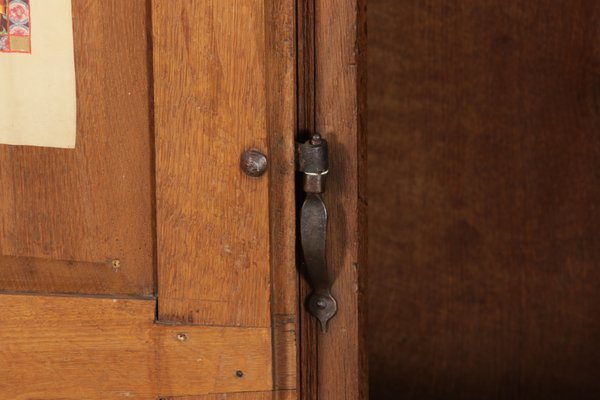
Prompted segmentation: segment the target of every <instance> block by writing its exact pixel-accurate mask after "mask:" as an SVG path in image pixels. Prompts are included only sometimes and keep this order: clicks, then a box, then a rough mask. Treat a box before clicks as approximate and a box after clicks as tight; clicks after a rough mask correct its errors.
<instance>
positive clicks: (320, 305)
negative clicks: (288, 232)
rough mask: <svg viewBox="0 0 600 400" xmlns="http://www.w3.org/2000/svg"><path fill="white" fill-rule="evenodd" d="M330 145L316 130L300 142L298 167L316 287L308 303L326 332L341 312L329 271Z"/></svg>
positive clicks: (304, 236) (307, 257)
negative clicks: (325, 198)
mask: <svg viewBox="0 0 600 400" xmlns="http://www.w3.org/2000/svg"><path fill="white" fill-rule="evenodd" d="M327 149H328V148H327V141H326V140H324V139H323V138H322V137H321V135H319V134H314V135H313V136H312V138H311V139H310V140H308V141H307V142H305V143H296V170H297V171H299V172H301V173H302V174H303V189H304V192H305V193H306V198H305V200H304V203H303V205H302V209H301V210H300V241H301V244H302V252H303V254H304V262H305V264H306V270H307V272H308V275H309V280H310V283H311V285H312V289H313V291H312V293H311V294H310V296H309V297H308V300H307V304H306V306H307V308H308V311H309V312H310V313H311V314H312V315H313V316H315V317H316V318H317V319H318V320H319V321H320V323H321V329H322V330H323V332H326V331H327V322H328V321H329V320H330V319H331V318H332V317H333V316H334V315H335V313H336V312H337V302H336V301H335V299H334V298H333V296H332V295H331V282H330V280H329V276H328V273H327V259H326V238H327V207H326V206H325V203H324V201H323V198H322V196H321V193H323V191H324V183H325V182H324V181H325V175H327V173H328V172H329V159H328V153H327Z"/></svg>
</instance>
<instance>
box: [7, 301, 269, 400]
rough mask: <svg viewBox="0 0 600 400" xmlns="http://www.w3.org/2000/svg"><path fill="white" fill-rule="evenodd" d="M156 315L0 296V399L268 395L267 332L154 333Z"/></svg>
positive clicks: (135, 306) (173, 329)
mask: <svg viewBox="0 0 600 400" xmlns="http://www.w3.org/2000/svg"><path fill="white" fill-rule="evenodd" d="M155 307H156V303H155V301H152V300H128V299H109V298H104V299H102V298H91V297H89V298H81V297H45V296H25V295H14V296H12V295H2V296H0V309H2V313H0V343H2V350H1V351H0V377H1V378H0V399H7V400H25V399H37V398H39V399H42V398H43V399H50V398H51V399H65V400H67V399H69V400H81V399H88V400H96V399H97V400H106V399H115V398H132V399H144V400H146V399H156V398H158V397H159V396H160V397H168V396H175V397H177V396H185V395H202V394H208V393H224V392H245V391H249V392H256V391H268V390H271V388H272V369H271V351H270V350H271V349H270V347H271V332H270V329H268V328H227V327H225V328H223V327H198V326H169V325H157V324H155V323H154V316H155V313H154V311H155ZM238 371H240V372H241V374H242V376H241V377H240V376H238ZM250 398H252V397H250ZM256 398H260V397H256Z"/></svg>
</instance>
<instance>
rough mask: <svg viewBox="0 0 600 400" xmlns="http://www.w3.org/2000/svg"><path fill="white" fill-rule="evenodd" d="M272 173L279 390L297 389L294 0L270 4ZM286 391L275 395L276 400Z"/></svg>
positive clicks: (273, 303) (273, 301)
mask: <svg viewBox="0 0 600 400" xmlns="http://www.w3.org/2000/svg"><path fill="white" fill-rule="evenodd" d="M265 4H266V10H265V11H266V17H265V24H266V27H265V29H266V33H267V40H268V44H267V69H268V74H267V76H268V80H267V87H268V89H267V97H268V111H267V112H268V132H269V153H270V161H271V170H270V191H269V196H270V198H269V202H270V231H271V235H270V240H271V277H272V292H271V293H272V296H271V312H272V315H273V352H274V354H273V360H274V365H273V380H274V382H273V384H274V389H275V390H289V389H295V388H296V387H297V386H298V357H297V345H296V342H297V335H298V309H299V307H298V272H297V269H296V215H295V206H296V204H295V203H296V197H295V185H294V179H295V171H294V167H295V166H294V134H295V130H296V46H295V43H296V36H295V35H296V1H295V0H266V2H265ZM283 394H285V396H286V399H288V398H289V399H291V396H295V394H290V392H288V391H284V392H276V394H275V397H274V399H279V398H280V397H279V396H282V395H283Z"/></svg>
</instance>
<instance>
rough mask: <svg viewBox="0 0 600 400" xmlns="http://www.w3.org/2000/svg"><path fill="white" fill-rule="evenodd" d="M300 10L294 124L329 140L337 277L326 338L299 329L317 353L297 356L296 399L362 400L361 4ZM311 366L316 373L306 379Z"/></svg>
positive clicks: (328, 198) (331, 258) (332, 261)
mask: <svg viewBox="0 0 600 400" xmlns="http://www.w3.org/2000/svg"><path fill="white" fill-rule="evenodd" d="M299 10H301V11H302V12H303V14H304V15H301V17H302V25H301V26H302V29H303V32H302V34H303V36H302V37H301V40H303V41H304V42H305V43H304V44H303V45H300V44H299V48H300V49H301V50H302V51H303V52H304V54H302V55H301V56H300V62H301V63H300V67H301V68H303V69H305V70H304V71H300V72H299V75H300V77H301V81H300V82H299V87H300V88H301V90H302V92H301V95H304V96H305V97H304V98H301V99H300V100H299V103H300V110H301V114H300V118H299V121H300V124H301V125H300V128H301V129H302V128H304V129H306V130H309V131H311V130H314V131H316V132H319V133H321V134H322V135H323V137H324V138H325V139H327V140H328V141H329V149H330V157H329V159H330V170H329V175H328V177H327V188H326V191H325V195H324V198H325V202H326V204H327V206H328V209H329V218H330V220H329V227H328V233H327V237H328V244H327V249H328V250H327V251H328V252H327V257H328V263H329V267H330V270H329V274H330V276H331V277H332V279H334V280H335V281H334V284H333V288H332V293H333V295H334V297H336V299H337V301H338V307H339V310H338V313H337V315H336V316H335V317H334V318H333V319H332V320H331V321H330V322H329V331H328V332H327V333H326V334H321V333H319V334H318V336H317V337H316V338H315V336H314V332H315V329H316V327H315V326H314V323H313V322H308V323H304V325H303V326H302V330H303V331H304V332H303V339H309V340H312V342H307V341H306V340H305V341H304V342H303V343H302V352H303V353H304V354H307V353H308V354H310V352H313V351H314V349H315V348H316V350H317V352H318V353H317V354H318V356H317V357H316V360H315V359H314V358H313V357H311V356H310V355H309V356H308V357H304V356H303V357H302V360H303V362H306V363H307V364H304V365H303V372H302V373H303V375H304V377H305V378H303V384H304V385H316V386H317V387H316V389H315V388H314V387H310V386H307V387H304V386H303V394H302V396H303V398H320V399H363V398H366V397H367V393H366V392H367V391H366V388H367V379H366V353H365V350H366V349H365V344H364V333H365V330H364V317H365V314H364V310H363V308H362V306H363V303H364V301H365V299H364V296H363V293H364V286H365V283H366V282H365V278H366V275H365V274H366V269H365V268H366V255H367V253H366V219H365V217H366V209H365V208H366V197H365V194H366V193H365V189H366V187H365V183H366V182H365V180H366V159H365V157H366V143H365V140H366V136H365V133H366V132H365V129H364V126H363V125H364V123H363V120H362V118H363V116H364V111H365V98H364V94H365V89H366V88H365V82H364V79H365V76H366V74H365V67H366V65H365V59H364V57H365V53H364V51H365V46H364V38H365V34H366V26H365V22H366V21H365V12H366V10H365V2H363V1H357V0H335V1H330V0H328V1H321V0H315V1H314V2H313V1H312V0H309V1H308V3H301V4H300V8H299ZM306 18H309V19H312V21H306ZM311 31H312V32H311ZM310 40H314V42H313V43H310V42H309V41H310ZM312 68H314V73H312V71H311V69H312ZM311 92H312V94H311ZM313 106H314V108H313V109H312V110H311V108H312V107H313ZM311 113H312V115H311ZM313 123H314V127H313V126H311V125H312V124H313ZM305 316H306V314H305ZM303 321H304V322H306V321H307V319H306V318H304V319H303ZM307 331H308V332H307ZM315 342H316V343H315ZM314 363H316V368H317V372H316V376H311V372H310V371H311V370H314V368H315V364H314Z"/></svg>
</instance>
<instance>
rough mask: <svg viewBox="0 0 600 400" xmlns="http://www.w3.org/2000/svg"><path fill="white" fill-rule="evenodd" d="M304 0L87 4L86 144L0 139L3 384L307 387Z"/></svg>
mask: <svg viewBox="0 0 600 400" xmlns="http://www.w3.org/2000/svg"><path fill="white" fill-rule="evenodd" d="M293 3H294V2H293V1H291V0H290V1H288V0H286V1H269V0H266V1H265V0H219V1H189V0H171V1H164V0H154V1H144V0H132V1H121V0H105V1H102V2H100V1H97V0H74V1H73V25H74V28H73V29H74V41H75V65H76V79H77V106H78V114H77V120H78V122H77V145H76V148H75V149H74V150H64V149H51V148H44V147H19V146H8V145H0V186H1V187H2V191H0V291H1V293H0V309H1V310H2V312H0V346H1V347H0V349H1V350H0V399H11V400H13V399H73V400H75V399H79V400H80V399H89V400H92V399H117V398H133V399H157V398H174V397H185V398H195V399H196V398H197V399H217V398H222V397H221V396H219V395H218V394H219V393H234V392H235V393H238V394H236V395H232V397H228V398H234V399H271V398H290V399H291V398H294V397H295V389H296V361H295V360H296V348H295V340H294V335H295V332H296V327H295V326H296V319H297V318H296V314H297V311H296V310H297V289H296V288H297V282H296V272H295V263H294V211H293V208H294V193H293V181H294V171H293V170H294V163H293V152H294V149H293V135H294V126H295V120H294V115H295V114H294V104H295V89H294V71H295V68H294V63H295V59H294V57H295V55H294V28H293V25H294V18H293V16H294V8H293V7H294V4H293ZM33 12H34V10H32V13H33ZM33 33H34V34H35V32H33ZM0 56H2V55H0ZM0 74H2V71H0ZM32 118H35V115H33V116H32ZM272 143H273V144H274V145H272ZM248 149H256V150H258V151H260V152H262V153H263V154H265V155H266V156H267V158H268V160H269V169H268V171H267V173H266V174H264V175H263V176H261V177H258V178H253V177H250V176H247V175H246V174H245V173H244V172H243V171H242V170H241V168H240V156H241V154H242V153H243V152H244V151H246V150H248ZM270 191H271V193H270ZM269 221H272V222H271V223H270V222H269ZM277 233H280V234H277ZM271 238H276V239H277V240H276V241H274V240H271ZM271 266H276V268H271ZM186 396H188V397H186Z"/></svg>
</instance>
